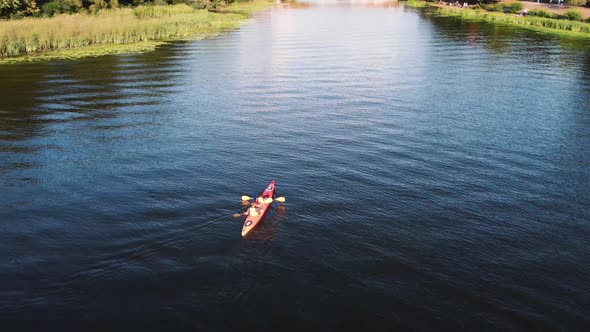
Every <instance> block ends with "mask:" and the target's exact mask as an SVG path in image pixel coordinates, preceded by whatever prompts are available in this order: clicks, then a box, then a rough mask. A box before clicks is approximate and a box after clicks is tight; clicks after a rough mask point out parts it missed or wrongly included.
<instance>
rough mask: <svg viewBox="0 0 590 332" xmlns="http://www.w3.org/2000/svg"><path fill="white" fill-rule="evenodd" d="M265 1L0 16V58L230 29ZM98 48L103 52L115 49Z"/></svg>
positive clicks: (182, 36)
mask: <svg viewBox="0 0 590 332" xmlns="http://www.w3.org/2000/svg"><path fill="white" fill-rule="evenodd" d="M270 5H271V4H270V3H268V2H266V1H255V2H239V3H236V4H234V5H232V6H229V7H227V8H226V9H225V10H221V11H219V12H217V13H213V12H208V11H207V10H195V9H193V8H191V7H189V6H187V5H184V4H180V5H173V6H139V7H136V8H133V9H132V8H121V9H109V10H103V11H99V12H98V13H96V14H92V15H88V14H73V15H60V16H56V17H52V18H26V19H21V20H4V21H0V60H1V59H2V58H7V57H15V56H22V55H31V54H39V53H45V52H52V51H56V50H70V49H76V48H84V47H88V46H93V47H94V48H95V49H97V46H101V45H103V46H104V45H109V44H119V45H127V44H134V43H143V44H144V45H150V46H149V47H148V48H151V47H153V45H155V43H153V42H154V41H166V40H174V39H190V38H200V37H201V38H202V37H206V36H211V35H215V34H218V33H221V32H224V31H228V30H231V29H235V28H237V27H238V26H239V25H240V23H241V21H242V20H243V19H244V18H246V17H247V16H248V14H250V13H252V12H253V11H256V10H259V9H263V8H266V7H268V6H270ZM150 41H151V42H152V43H149V42H150ZM123 48H129V47H127V46H123ZM131 48H133V47H131ZM104 49H105V50H108V51H107V53H112V52H113V51H114V50H116V48H113V47H104ZM69 53H71V54H74V53H82V54H83V53H84V52H69Z"/></svg>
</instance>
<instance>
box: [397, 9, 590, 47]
mask: <svg viewBox="0 0 590 332" xmlns="http://www.w3.org/2000/svg"><path fill="white" fill-rule="evenodd" d="M520 3H522V4H523V6H524V8H526V9H545V10H546V9H547V8H545V7H541V6H539V5H542V4H537V3H532V2H529V3H527V2H520ZM507 4H508V3H507ZM406 5H407V6H408V7H411V8H416V9H418V10H421V11H422V12H424V13H427V14H428V15H435V16H445V17H456V18H459V19H462V20H467V21H478V22H489V23H497V24H502V25H506V26H514V27H521V28H525V29H529V30H534V31H538V32H544V33H549V34H554V35H561V36H569V37H575V38H590V23H586V22H581V21H570V20H566V19H556V18H545V17H538V16H530V15H527V16H519V15H517V14H511V13H500V12H491V11H487V10H485V9H482V8H478V7H476V6H470V7H468V8H463V9H462V8H455V7H449V6H448V5H446V3H445V4H438V3H431V2H426V1H422V0H411V1H408V3H407V4H406ZM546 7H548V6H546ZM567 9H572V7H569V8H566V9H563V8H559V9H558V10H562V11H565V10H567ZM574 10H575V7H574ZM579 11H580V10H579ZM589 15H590V14H589Z"/></svg>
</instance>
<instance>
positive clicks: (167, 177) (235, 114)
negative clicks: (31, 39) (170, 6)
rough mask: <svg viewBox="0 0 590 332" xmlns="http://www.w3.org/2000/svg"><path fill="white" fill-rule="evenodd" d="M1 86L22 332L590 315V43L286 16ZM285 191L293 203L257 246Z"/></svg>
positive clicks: (16, 73) (374, 16)
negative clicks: (268, 199)
mask: <svg viewBox="0 0 590 332" xmlns="http://www.w3.org/2000/svg"><path fill="white" fill-rule="evenodd" d="M0 78H1V79H0V91H1V92H0V93H1V95H2V98H1V101H0V188H1V190H2V192H1V194H0V256H1V257H2V259H1V260H0V321H2V322H5V323H9V324H12V325H7V326H17V327H18V328H19V329H27V328H30V329H32V330H37V331H39V330H49V329H52V328H58V327H59V328H63V329H67V330H76V331H80V330H84V329H88V328H96V329H102V330H104V331H112V330H137V331H170V330H175V329H181V328H186V329H187V330H191V331H195V330H199V329H202V330H210V331H220V330H236V329H239V330H244V331H246V330H248V331H256V330H276V331H283V330H298V331H306V330H322V331H327V330H335V329H337V328H338V329H342V330H350V329H357V330H359V331H375V330H377V331H393V330H408V329H412V330H469V331H477V330H486V329H495V330H564V331H573V330H583V329H584V327H586V328H587V327H588V326H590V304H589V299H590V287H589V283H588V280H590V241H589V238H590V230H589V219H590V212H589V208H590V206H589V204H590V203H589V202H590V189H589V188H590V98H589V97H590V83H589V79H590V43H588V42H585V41H580V40H568V39H560V38H557V37H551V36H547V35H542V34H538V33H535V32H530V31H526V30H518V29H514V28H509V27H502V26H494V25H485V24H478V23H465V22H460V21H456V20H454V19H446V18H431V17H427V16H423V15H421V14H420V13H419V12H418V11H415V10H412V9H408V8H404V7H403V6H378V5H374V4H372V5H370V6H361V5H360V3H359V2H357V3H354V4H350V3H346V4H344V5H334V4H331V5H319V6H299V8H289V7H287V6H277V7H276V8H274V9H272V10H270V11H268V12H264V13H261V14H259V15H257V16H256V17H255V18H254V19H252V20H250V21H249V22H248V23H247V24H246V25H244V26H243V27H242V28H241V29H239V30H237V31H235V32H232V33H229V34H227V35H224V36H220V37H216V38H212V39H208V40H202V41H194V42H184V43H174V44H171V45H167V46H163V47H160V48H158V50H157V51H155V52H150V53H145V54H138V55H115V56H104V57H99V58H89V59H84V60H80V61H55V62H43V63H35V64H22V65H10V66H0ZM271 179H275V180H276V181H277V189H278V191H279V194H281V195H284V196H285V197H286V198H287V203H286V204H285V205H283V206H279V205H275V207H274V208H273V210H272V211H271V213H270V214H269V215H267V216H266V217H265V219H264V220H263V221H262V223H261V224H260V226H259V227H258V228H257V229H256V230H255V231H253V233H252V235H251V236H250V237H248V238H246V239H242V238H241V237H240V230H241V226H242V225H241V224H242V219H241V218H233V217H232V214H234V213H238V212H241V211H243V206H242V204H241V203H240V198H239V197H240V196H241V195H243V194H248V195H256V194H257V193H259V192H260V191H262V189H263V188H264V187H265V186H266V184H267V183H268V182H269V181H270V180H271Z"/></svg>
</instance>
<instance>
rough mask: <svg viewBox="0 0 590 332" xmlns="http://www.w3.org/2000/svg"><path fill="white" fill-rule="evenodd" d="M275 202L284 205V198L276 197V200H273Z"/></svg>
mask: <svg viewBox="0 0 590 332" xmlns="http://www.w3.org/2000/svg"><path fill="white" fill-rule="evenodd" d="M275 201H277V202H281V203H284V202H285V197H277V198H275Z"/></svg>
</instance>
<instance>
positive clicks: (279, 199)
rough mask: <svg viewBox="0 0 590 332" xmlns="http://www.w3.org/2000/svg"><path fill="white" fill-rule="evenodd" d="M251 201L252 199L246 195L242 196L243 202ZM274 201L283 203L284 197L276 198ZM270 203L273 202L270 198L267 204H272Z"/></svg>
mask: <svg viewBox="0 0 590 332" xmlns="http://www.w3.org/2000/svg"><path fill="white" fill-rule="evenodd" d="M251 199H253V198H252V197H250V196H246V195H244V196H242V200H243V201H249V200H251ZM274 200H275V201H277V202H281V203H284V202H285V197H277V198H275V199H274ZM272 201H273V199H272V198H271V199H270V202H269V203H272Z"/></svg>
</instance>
